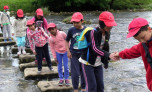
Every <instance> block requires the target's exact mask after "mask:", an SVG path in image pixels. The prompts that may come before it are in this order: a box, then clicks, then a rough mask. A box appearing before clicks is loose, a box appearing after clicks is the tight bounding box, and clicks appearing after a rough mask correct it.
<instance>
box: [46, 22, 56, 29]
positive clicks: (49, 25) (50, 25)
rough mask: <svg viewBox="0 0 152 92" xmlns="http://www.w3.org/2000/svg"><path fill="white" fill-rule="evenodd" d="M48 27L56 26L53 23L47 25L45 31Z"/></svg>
mask: <svg viewBox="0 0 152 92" xmlns="http://www.w3.org/2000/svg"><path fill="white" fill-rule="evenodd" d="M50 27H51V28H54V27H56V25H55V24H54V23H50V24H48V26H47V29H49V28H50Z"/></svg>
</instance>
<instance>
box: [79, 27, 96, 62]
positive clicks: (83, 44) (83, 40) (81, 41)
mask: <svg viewBox="0 0 152 92" xmlns="http://www.w3.org/2000/svg"><path fill="white" fill-rule="evenodd" d="M92 30H95V31H96V29H95V28H92V27H87V28H85V29H84V30H83V31H82V32H81V34H80V38H79V40H78V49H85V48H87V47H88V46H89V45H90V44H91V43H90V42H87V39H86V37H85V34H86V33H87V32H88V31H92ZM88 60H89V48H88V50H87V57H86V61H87V63H86V65H88Z"/></svg>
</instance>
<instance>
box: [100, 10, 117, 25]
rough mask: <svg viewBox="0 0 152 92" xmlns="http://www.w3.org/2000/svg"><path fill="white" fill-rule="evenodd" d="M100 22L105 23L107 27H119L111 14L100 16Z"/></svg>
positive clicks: (106, 13)
mask: <svg viewBox="0 0 152 92" xmlns="http://www.w3.org/2000/svg"><path fill="white" fill-rule="evenodd" d="M99 20H101V21H103V22H104V23H105V25H106V26H117V23H116V22H115V19H114V16H113V14H112V13H111V12H108V11H104V12H102V13H101V14H100V15H99Z"/></svg>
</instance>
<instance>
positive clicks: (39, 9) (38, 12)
mask: <svg viewBox="0 0 152 92" xmlns="http://www.w3.org/2000/svg"><path fill="white" fill-rule="evenodd" d="M36 14H37V15H40V16H43V10H42V9H41V8H38V9H37V10H36Z"/></svg>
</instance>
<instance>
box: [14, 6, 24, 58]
mask: <svg viewBox="0 0 152 92" xmlns="http://www.w3.org/2000/svg"><path fill="white" fill-rule="evenodd" d="M13 28H14V32H15V34H16V40H17V46H18V52H17V54H18V55H20V54H21V53H22V54H26V51H25V36H26V28H27V27H26V18H25V17H24V13H23V10H22V9H18V10H17V14H16V19H15V20H14V23H13ZM13 35H14V34H13ZM21 50H22V51H21Z"/></svg>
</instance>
